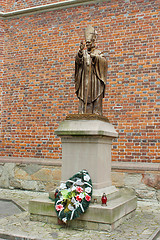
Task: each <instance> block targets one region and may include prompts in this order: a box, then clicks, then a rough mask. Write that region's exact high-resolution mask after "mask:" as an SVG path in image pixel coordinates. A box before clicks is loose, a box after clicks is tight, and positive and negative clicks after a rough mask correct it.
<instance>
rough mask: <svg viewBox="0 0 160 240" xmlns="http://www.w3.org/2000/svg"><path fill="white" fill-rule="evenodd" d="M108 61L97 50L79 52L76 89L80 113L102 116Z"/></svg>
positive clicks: (76, 67)
mask: <svg viewBox="0 0 160 240" xmlns="http://www.w3.org/2000/svg"><path fill="white" fill-rule="evenodd" d="M106 74H107V61H106V59H105V57H104V56H103V54H101V52H100V51H99V50H97V49H92V52H91V54H90V53H88V52H87V50H83V51H82V53H80V52H78V53H77V55H76V60H75V89H76V94H77V97H78V98H79V101H80V102H79V113H98V114H100V115H102V98H103V97H104V93H105V84H106Z"/></svg>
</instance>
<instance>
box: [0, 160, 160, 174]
mask: <svg viewBox="0 0 160 240" xmlns="http://www.w3.org/2000/svg"><path fill="white" fill-rule="evenodd" d="M0 163H17V164H38V165H44V166H59V167H61V165H62V161H61V160H55V159H50V158H19V157H17V158H16V157H0ZM111 164H112V170H132V171H136V170H137V171H160V163H137V162H135V163H132V162H112V163H111Z"/></svg>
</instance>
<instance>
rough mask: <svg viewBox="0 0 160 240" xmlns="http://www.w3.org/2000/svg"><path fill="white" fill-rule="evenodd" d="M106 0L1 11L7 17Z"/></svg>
mask: <svg viewBox="0 0 160 240" xmlns="http://www.w3.org/2000/svg"><path fill="white" fill-rule="evenodd" d="M104 1H106V2H107V1H109V0H70V1H63V2H58V3H57V2H56V3H52V4H47V5H41V6H36V7H31V8H26V9H20V10H16V11H12V12H0V18H2V19H5V18H12V17H16V16H20V15H28V14H33V13H39V12H46V11H54V10H59V9H64V8H70V7H76V6H80V5H85V4H90V3H91V4H92V3H94V4H95V3H98V2H104Z"/></svg>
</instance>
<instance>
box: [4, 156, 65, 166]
mask: <svg viewBox="0 0 160 240" xmlns="http://www.w3.org/2000/svg"><path fill="white" fill-rule="evenodd" d="M1 163H16V164H37V165H44V166H58V167H61V166H62V161H61V160H60V159H59V160H55V159H51V158H29V157H28V158H27V157H26V158H25V157H24V158H23V157H0V164H1Z"/></svg>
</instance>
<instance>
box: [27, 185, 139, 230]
mask: <svg viewBox="0 0 160 240" xmlns="http://www.w3.org/2000/svg"><path fill="white" fill-rule="evenodd" d="M108 190H109V189H108ZM112 194H113V192H112V191H111V193H108V194H107V198H108V202H107V206H102V205H101V204H99V203H98V204H97V203H91V204H90V206H89V208H88V210H87V211H86V213H85V214H83V215H82V216H81V217H80V218H78V219H76V220H72V221H70V222H69V223H68V225H67V226H68V227H71V228H74V229H75V228H76V229H82V228H83V229H93V230H103V231H112V230H114V229H115V228H116V227H118V226H119V225H120V224H122V223H123V221H124V220H126V219H127V218H130V217H132V216H133V215H134V212H135V209H136V206H137V199H136V196H135V194H134V193H133V192H132V191H131V190H129V189H123V190H116V193H115V192H114V194H116V195H115V196H114V197H113V195H112ZM109 195H110V196H111V195H112V197H111V199H110V197H109ZM96 197H97V196H96ZM29 212H30V219H31V220H33V221H42V222H45V223H53V224H58V220H57V215H56V212H55V210H54V202H53V201H52V200H50V199H48V198H43V199H36V200H32V201H30V202H29Z"/></svg>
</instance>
